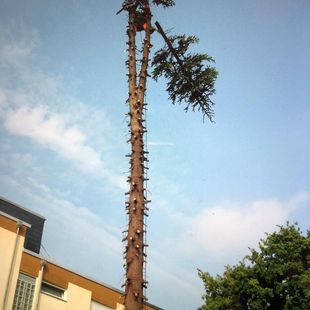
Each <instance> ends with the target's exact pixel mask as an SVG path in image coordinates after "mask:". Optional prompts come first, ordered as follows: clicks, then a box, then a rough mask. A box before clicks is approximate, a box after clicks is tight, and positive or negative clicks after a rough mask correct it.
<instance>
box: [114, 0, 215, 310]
mask: <svg viewBox="0 0 310 310" xmlns="http://www.w3.org/2000/svg"><path fill="white" fill-rule="evenodd" d="M174 4H175V3H174V1H173V0H151V1H149V0H125V1H124V2H123V3H122V7H121V9H120V10H119V11H118V12H117V14H119V13H122V12H124V13H126V14H127V15H128V26H127V35H128V42H127V44H128V49H127V50H128V60H127V61H126V64H127V67H128V89H129V97H128V104H129V112H128V115H129V119H130V120H129V130H130V139H129V142H130V144H131V153H130V154H129V158H130V176H129V177H128V182H129V191H128V192H127V193H126V194H127V195H128V199H127V201H126V203H125V204H126V211H127V214H128V230H126V231H125V234H126V235H125V237H124V239H123V241H124V242H126V246H125V251H124V259H125V271H126V280H125V284H124V285H125V310H142V309H143V304H144V302H145V294H144V292H145V289H146V287H147V282H146V279H145V276H144V266H145V259H146V254H145V247H146V246H147V245H146V244H145V225H144V220H145V216H147V211H148V207H147V204H148V202H149V201H148V200H147V197H146V190H145V182H146V168H147V167H146V165H145V163H146V161H147V152H146V151H145V145H144V134H145V132H146V128H145V126H144V121H145V119H144V116H145V114H144V111H145V105H146V103H145V101H144V98H145V93H146V86H147V84H146V82H147V78H148V77H149V76H151V75H149V73H148V69H149V67H152V68H153V71H152V77H153V78H154V79H155V80H157V79H158V78H160V77H165V78H166V79H167V89H166V90H167V92H168V94H169V98H170V99H171V101H172V103H183V102H184V103H185V110H186V111H187V110H188V109H189V108H191V109H192V110H193V111H195V110H198V111H201V112H202V115H203V117H205V116H207V118H208V119H209V120H210V121H212V117H213V109H212V105H213V102H212V101H211V99H210V96H211V95H213V94H214V93H215V89H214V83H215V80H216V77H217V71H216V69H215V68H214V67H212V66H210V63H212V62H213V59H212V58H211V57H210V56H209V55H207V54H197V53H190V52H189V47H190V45H191V44H193V43H197V42H198V39H197V38H196V37H194V36H188V37H187V36H185V35H181V36H170V37H168V36H167V35H166V33H165V32H164V30H163V29H162V27H161V26H160V24H159V23H158V22H156V23H154V25H153V24H152V12H151V6H152V8H157V7H159V6H161V7H163V8H168V7H172V6H174ZM138 32H140V33H142V35H143V36H144V40H143V42H142V46H141V47H140V46H139V47H137V45H136V35H137V33H138ZM155 34H160V35H161V36H162V37H163V43H164V46H163V47H162V48H161V49H159V50H158V51H157V52H155V54H154V57H153V59H152V62H151V64H149V63H150V50H151V47H152V44H151V37H152V36H153V35H155Z"/></svg>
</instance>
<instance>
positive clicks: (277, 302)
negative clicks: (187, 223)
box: [198, 224, 310, 310]
mask: <svg viewBox="0 0 310 310" xmlns="http://www.w3.org/2000/svg"><path fill="white" fill-rule="evenodd" d="M279 228H280V230H279V231H278V232H274V233H272V234H267V238H266V239H265V240H261V241H260V243H259V250H258V251H257V250H254V249H250V251H251V253H250V255H248V256H246V257H245V258H244V259H243V261H242V262H240V263H239V264H238V265H236V266H234V267H231V266H227V267H226V268H225V271H224V273H223V275H222V276H220V275H217V276H215V277H212V276H211V275H210V274H209V273H207V272H202V271H201V270H198V274H199V277H200V278H201V279H202V280H203V283H204V286H205V291H206V293H205V295H204V296H203V299H204V302H205V303H204V305H203V306H202V307H201V308H199V309H200V310H204V309H208V310H229V309H233V310H239V309H240V310H244V309H247V310H252V309H253V310H254V309H255V310H262V309H272V310H278V309H285V310H306V309H309V305H310V270H309V266H310V231H308V232H307V236H303V235H302V233H301V230H300V228H299V227H298V226H297V224H295V225H289V224H287V225H286V226H279Z"/></svg>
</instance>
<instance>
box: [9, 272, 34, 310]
mask: <svg viewBox="0 0 310 310" xmlns="http://www.w3.org/2000/svg"><path fill="white" fill-rule="evenodd" d="M34 288H35V279H34V278H31V277H28V276H26V275H25V274H22V273H20V274H19V276H18V280H17V286H16V291H15V297H14V303H13V310H31V307H32V301H33V294H34Z"/></svg>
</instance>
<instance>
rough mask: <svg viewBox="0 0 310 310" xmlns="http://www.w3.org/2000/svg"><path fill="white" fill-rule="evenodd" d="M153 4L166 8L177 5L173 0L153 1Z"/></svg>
mask: <svg viewBox="0 0 310 310" xmlns="http://www.w3.org/2000/svg"><path fill="white" fill-rule="evenodd" d="M152 2H153V4H154V5H157V6H158V5H162V6H163V7H165V8H167V7H169V6H174V5H175V2H174V1H173V0H153V1H152Z"/></svg>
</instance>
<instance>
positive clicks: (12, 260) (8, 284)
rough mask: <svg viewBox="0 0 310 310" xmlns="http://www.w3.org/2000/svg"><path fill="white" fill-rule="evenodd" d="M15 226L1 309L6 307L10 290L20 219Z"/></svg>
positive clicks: (20, 225) (21, 224)
mask: <svg viewBox="0 0 310 310" xmlns="http://www.w3.org/2000/svg"><path fill="white" fill-rule="evenodd" d="M16 226H17V230H16V238H15V244H14V249H13V254H12V259H11V265H10V271H9V275H8V278H7V282H6V287H5V293H4V299H3V305H2V310H5V309H6V307H7V303H8V296H9V292H10V286H11V281H12V274H13V270H14V263H15V260H16V252H17V247H18V241H19V231H20V229H21V227H22V226H23V222H22V221H18V222H17V223H16Z"/></svg>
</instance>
